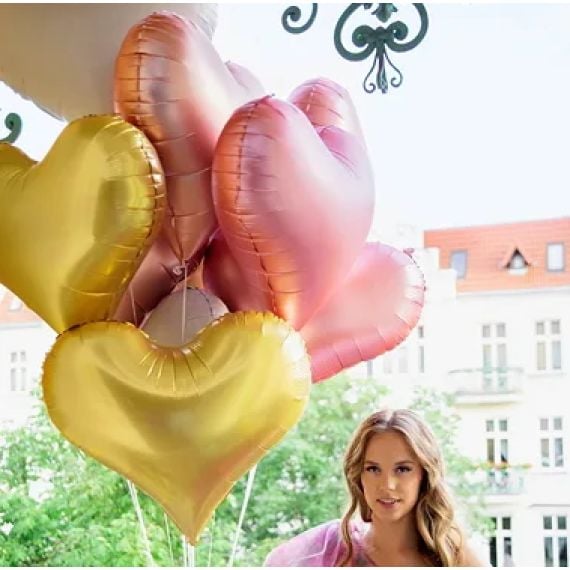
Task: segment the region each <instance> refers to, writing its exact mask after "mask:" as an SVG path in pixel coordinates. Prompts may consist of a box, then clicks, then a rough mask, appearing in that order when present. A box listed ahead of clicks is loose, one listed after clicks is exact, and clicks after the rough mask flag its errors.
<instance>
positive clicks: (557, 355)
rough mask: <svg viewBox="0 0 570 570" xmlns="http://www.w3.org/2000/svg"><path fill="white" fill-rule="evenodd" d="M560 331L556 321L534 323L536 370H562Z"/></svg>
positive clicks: (558, 322)
mask: <svg viewBox="0 0 570 570" xmlns="http://www.w3.org/2000/svg"><path fill="white" fill-rule="evenodd" d="M561 329H562V327H561V324H560V320H558V319H555V320H551V321H537V322H536V323H535V333H536V369H537V370H538V371H546V370H562V336H561V332H562V330H561Z"/></svg>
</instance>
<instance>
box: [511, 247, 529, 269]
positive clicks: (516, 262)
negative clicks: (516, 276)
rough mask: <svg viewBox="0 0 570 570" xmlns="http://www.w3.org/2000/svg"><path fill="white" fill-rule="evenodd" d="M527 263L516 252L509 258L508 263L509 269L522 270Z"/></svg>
mask: <svg viewBox="0 0 570 570" xmlns="http://www.w3.org/2000/svg"><path fill="white" fill-rule="evenodd" d="M527 265H528V264H527V262H526V261H525V258H524V257H523V256H522V255H521V254H520V253H519V252H518V251H517V252H516V253H515V254H514V255H513V257H511V262H510V263H509V269H524V268H525V267H527Z"/></svg>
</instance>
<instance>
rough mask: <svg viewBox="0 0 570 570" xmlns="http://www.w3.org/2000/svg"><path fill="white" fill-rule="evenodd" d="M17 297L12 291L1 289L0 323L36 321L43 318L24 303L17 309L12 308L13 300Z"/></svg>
mask: <svg viewBox="0 0 570 570" xmlns="http://www.w3.org/2000/svg"><path fill="white" fill-rule="evenodd" d="M15 299H17V297H16V295H14V294H13V293H12V292H11V291H8V290H5V291H2V290H0V325H6V324H20V323H35V322H40V321H41V319H40V318H39V317H38V316H37V315H36V314H35V313H34V312H32V311H31V310H30V309H28V307H26V305H24V304H23V303H22V304H21V305H20V306H19V307H18V308H17V309H15V310H13V309H10V306H11V305H12V303H13V301H14V300H15Z"/></svg>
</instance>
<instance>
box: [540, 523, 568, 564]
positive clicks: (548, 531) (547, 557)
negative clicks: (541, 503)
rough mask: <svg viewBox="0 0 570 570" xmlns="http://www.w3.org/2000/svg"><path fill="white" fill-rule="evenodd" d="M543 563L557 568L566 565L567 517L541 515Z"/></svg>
mask: <svg viewBox="0 0 570 570" xmlns="http://www.w3.org/2000/svg"><path fill="white" fill-rule="evenodd" d="M542 529H543V547H544V565H545V566H554V567H557V568H562V567H567V566H568V517H567V515H560V514H556V515H545V516H543V517H542Z"/></svg>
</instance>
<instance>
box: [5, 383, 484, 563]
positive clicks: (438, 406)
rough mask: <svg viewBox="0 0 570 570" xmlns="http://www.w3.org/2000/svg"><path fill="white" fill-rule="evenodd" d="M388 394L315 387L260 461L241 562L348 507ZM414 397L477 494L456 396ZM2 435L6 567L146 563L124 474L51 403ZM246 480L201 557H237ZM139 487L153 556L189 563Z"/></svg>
mask: <svg viewBox="0 0 570 570" xmlns="http://www.w3.org/2000/svg"><path fill="white" fill-rule="evenodd" d="M385 394H386V389H385V388H384V387H382V386H380V385H379V384H378V383H376V382H372V381H355V380H349V379H348V378H347V377H344V376H338V377H336V378H334V379H331V380H329V381H327V382H324V383H322V384H318V385H316V386H314V387H313V389H312V394H311V401H310V404H309V406H308V409H307V411H306V413H305V415H304V417H303V418H302V420H301V421H300V422H299V424H298V425H297V426H296V427H295V428H294V429H293V430H292V431H291V432H290V433H289V434H288V435H287V436H286V437H285V438H284V440H283V441H282V442H281V443H280V444H279V445H278V446H276V447H275V448H274V449H273V450H272V451H271V452H270V453H269V454H268V455H267V456H266V457H265V458H264V459H263V460H262V461H261V462H260V464H259V466H258V469H257V474H256V478H255V482H254V486H253V493H252V495H251V499H250V502H249V506H248V510H247V514H246V517H245V521H244V527H243V530H242V534H241V536H240V541H239V545H240V546H239V549H238V552H237V557H236V560H235V565H236V566H259V565H261V564H262V563H263V560H264V558H265V556H266V555H267V553H268V552H269V551H270V550H271V549H272V548H273V547H275V546H276V545H277V544H279V543H281V542H282V541H284V540H286V539H287V538H288V537H290V536H293V535H295V534H297V533H299V532H301V531H303V530H304V529H307V528H310V527H312V526H314V525H317V524H320V523H322V522H324V521H327V520H330V519H333V518H338V517H340V516H341V514H342V511H343V509H344V507H345V504H346V492H345V489H344V482H343V478H342V457H343V454H344V450H345V447H346V445H347V442H348V441H349V439H350V437H351V435H352V433H353V431H354V429H355V428H356V426H357V425H358V423H359V422H360V421H361V419H362V418H363V417H365V416H366V415H367V414H368V413H370V412H371V411H373V410H374V409H377V408H378V407H379V406H380V405H381V402H382V397H383V396H384V395H385ZM416 400H417V401H416V402H414V407H415V409H421V410H424V412H425V415H426V418H427V419H428V421H429V422H430V424H431V425H432V426H433V427H434V430H435V432H436V434H437V435H438V436H439V439H440V442H441V443H442V445H443V447H444V452H445V455H446V458H447V462H448V465H449V472H450V476H451V478H452V479H453V480H454V481H456V483H457V484H456V490H457V491H458V492H459V494H460V495H462V496H473V493H474V489H473V488H472V487H469V485H468V484H467V483H466V482H465V481H464V477H463V474H464V473H465V472H466V471H469V469H471V465H470V464H469V463H468V462H466V460H465V459H464V458H462V457H461V455H460V453H459V452H458V450H457V449H456V447H455V446H454V437H455V430H456V424H455V421H454V420H453V418H452V416H450V413H449V409H448V405H447V403H445V402H442V401H441V399H440V398H439V396H438V395H437V394H433V393H428V392H424V393H421V394H419V395H418V398H417V399H416ZM0 442H2V444H1V447H0V450H1V451H0V566H22V565H25V566H39V565H42V566H144V565H145V564H146V563H147V557H146V555H145V550H144V545H143V543H142V540H141V536H140V529H139V526H138V521H137V519H136V516H135V512H134V509H133V505H132V502H131V498H130V496H129V493H128V488H127V485H126V482H125V480H124V479H123V478H122V477H120V476H119V475H117V474H115V473H114V472H112V471H110V470H108V469H106V468H105V467H103V466H101V465H100V464H98V463H97V462H96V461H94V460H92V459H90V458H89V457H86V456H85V455H84V454H83V453H82V452H81V451H79V450H77V449H76V448H75V447H73V446H72V445H70V444H68V443H67V442H66V441H65V440H64V439H63V438H62V437H61V436H60V435H59V434H58V433H57V431H56V430H55V429H54V428H53V427H52V425H51V423H50V422H49V419H48V418H47V416H46V415H45V412H43V411H42V412H41V413H39V414H38V415H37V416H36V417H35V418H34V419H33V420H32V421H31V423H30V425H28V426H26V427H25V428H21V429H17V430H14V431H12V432H6V433H4V434H0ZM42 481H44V483H43V484H42V488H43V492H42V493H38V485H39V484H40V483H41V482H42ZM245 484H246V478H245V477H244V479H243V480H241V481H240V482H238V484H237V485H236V486H235V487H234V489H233V490H232V492H231V493H230V494H229V495H228V497H227V498H226V500H225V501H224V502H223V503H222V504H221V505H220V507H219V508H218V509H217V511H216V513H215V517H214V519H213V520H212V521H211V522H210V525H209V527H208V528H207V530H206V532H205V533H204V536H203V537H202V540H201V541H200V544H199V545H198V547H197V548H196V552H195V556H196V563H197V565H200V566H206V565H208V564H210V565H213V566H214V565H217V566H225V565H227V563H228V558H229V555H230V552H231V549H232V544H233V540H234V534H235V529H236V522H237V520H238V517H239V512H240V508H241V505H242V501H243V496H244V492H245ZM138 496H139V499H140V503H141V508H142V510H143V513H144V522H145V527H146V529H147V533H148V537H149V541H150V544H151V550H152V557H153V560H154V562H155V563H156V565H159V566H177V565H181V564H182V543H181V538H180V533H179V531H178V530H177V529H176V528H175V527H174V525H173V524H172V523H170V522H169V521H167V520H166V517H165V516H164V513H163V511H162V509H161V508H160V507H159V506H158V505H157V504H156V503H155V502H154V501H153V500H151V499H150V498H148V497H147V496H145V495H144V494H143V493H142V492H139V493H138Z"/></svg>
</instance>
